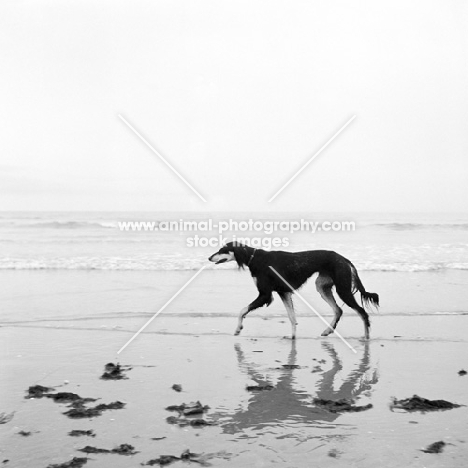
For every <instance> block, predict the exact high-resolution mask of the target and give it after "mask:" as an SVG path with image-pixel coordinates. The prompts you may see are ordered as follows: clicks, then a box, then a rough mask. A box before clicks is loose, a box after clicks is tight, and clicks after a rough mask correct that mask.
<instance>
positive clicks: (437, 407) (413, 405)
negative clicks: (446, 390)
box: [390, 395, 462, 413]
mask: <svg viewBox="0 0 468 468" xmlns="http://www.w3.org/2000/svg"><path fill="white" fill-rule="evenodd" d="M460 406H462V405H458V404H457V403H451V402H450V401H446V400H428V399H427V398H422V397H420V396H418V395H414V396H412V397H411V398H404V399H403V400H397V399H396V398H393V400H392V403H391V405H390V407H391V409H392V410H393V409H394V408H396V409H402V410H405V411H421V412H423V413H425V412H426V411H441V410H442V411H443V410H448V409H453V408H459V407H460Z"/></svg>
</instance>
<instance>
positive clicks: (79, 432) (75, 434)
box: [68, 429, 96, 437]
mask: <svg viewBox="0 0 468 468" xmlns="http://www.w3.org/2000/svg"><path fill="white" fill-rule="evenodd" d="M68 435H69V436H71V437H81V436H87V437H96V434H95V433H94V431H93V430H92V429H90V430H88V431H84V430H80V429H74V430H73V431H70V432H69V433H68Z"/></svg>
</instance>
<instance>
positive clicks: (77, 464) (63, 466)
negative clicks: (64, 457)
mask: <svg viewBox="0 0 468 468" xmlns="http://www.w3.org/2000/svg"><path fill="white" fill-rule="evenodd" d="M86 463H88V459H87V458H78V457H73V459H72V460H70V461H68V462H65V463H58V464H53V465H48V466H47V468H81V467H82V466H83V465H85V464H86Z"/></svg>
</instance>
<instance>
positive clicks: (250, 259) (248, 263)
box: [247, 249, 257, 266]
mask: <svg viewBox="0 0 468 468" xmlns="http://www.w3.org/2000/svg"><path fill="white" fill-rule="evenodd" d="M256 251H257V249H254V251H253V252H252V255H251V256H250V258H249V261H248V262H247V266H249V265H250V262H251V261H252V258H253V257H254V255H255V252H256Z"/></svg>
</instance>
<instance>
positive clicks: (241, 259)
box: [232, 245, 249, 270]
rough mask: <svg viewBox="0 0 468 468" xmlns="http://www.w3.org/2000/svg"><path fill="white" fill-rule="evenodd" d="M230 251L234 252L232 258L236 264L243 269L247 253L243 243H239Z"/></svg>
mask: <svg viewBox="0 0 468 468" xmlns="http://www.w3.org/2000/svg"><path fill="white" fill-rule="evenodd" d="M232 252H233V253H234V258H235V260H236V263H237V266H238V267H239V269H240V268H242V269H243V270H244V269H245V265H247V261H248V257H249V253H248V250H247V247H246V246H245V245H241V246H239V247H233V249H232Z"/></svg>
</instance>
